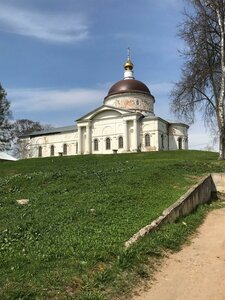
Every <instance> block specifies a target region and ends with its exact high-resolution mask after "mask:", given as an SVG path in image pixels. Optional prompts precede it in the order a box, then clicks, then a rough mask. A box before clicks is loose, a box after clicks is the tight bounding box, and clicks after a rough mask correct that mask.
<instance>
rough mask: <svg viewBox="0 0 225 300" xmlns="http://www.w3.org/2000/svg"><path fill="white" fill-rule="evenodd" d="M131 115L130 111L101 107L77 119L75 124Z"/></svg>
mask: <svg viewBox="0 0 225 300" xmlns="http://www.w3.org/2000/svg"><path fill="white" fill-rule="evenodd" d="M130 113H132V112H131V111H130V110H126V109H119V108H115V107H112V106H107V105H103V106H100V107H98V108H96V109H95V110H93V111H91V112H89V113H88V114H86V115H84V116H83V117H81V118H79V119H78V120H77V122H84V121H88V120H94V119H106V118H116V117H119V116H122V115H126V114H130Z"/></svg>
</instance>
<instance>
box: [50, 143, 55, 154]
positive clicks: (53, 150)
mask: <svg viewBox="0 0 225 300" xmlns="http://www.w3.org/2000/svg"><path fill="white" fill-rule="evenodd" d="M50 155H51V156H54V155H55V147H54V145H51V148H50Z"/></svg>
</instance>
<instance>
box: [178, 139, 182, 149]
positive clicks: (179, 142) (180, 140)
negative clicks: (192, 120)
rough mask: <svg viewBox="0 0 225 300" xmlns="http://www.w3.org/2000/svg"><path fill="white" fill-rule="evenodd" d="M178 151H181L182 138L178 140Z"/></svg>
mask: <svg viewBox="0 0 225 300" xmlns="http://www.w3.org/2000/svg"><path fill="white" fill-rule="evenodd" d="M178 149H179V150H182V138H181V137H180V138H178Z"/></svg>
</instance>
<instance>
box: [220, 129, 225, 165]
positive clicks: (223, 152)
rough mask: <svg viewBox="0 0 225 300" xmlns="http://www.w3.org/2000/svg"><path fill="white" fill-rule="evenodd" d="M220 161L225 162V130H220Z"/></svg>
mask: <svg viewBox="0 0 225 300" xmlns="http://www.w3.org/2000/svg"><path fill="white" fill-rule="evenodd" d="M219 149H220V152H219V160H225V129H224V128H223V129H222V130H220V141H219Z"/></svg>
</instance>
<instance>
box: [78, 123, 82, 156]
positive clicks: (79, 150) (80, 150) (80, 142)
mask: <svg viewBox="0 0 225 300" xmlns="http://www.w3.org/2000/svg"><path fill="white" fill-rule="evenodd" d="M78 154H82V135H81V127H80V126H78Z"/></svg>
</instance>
